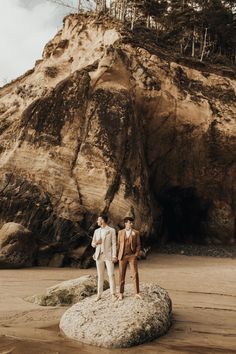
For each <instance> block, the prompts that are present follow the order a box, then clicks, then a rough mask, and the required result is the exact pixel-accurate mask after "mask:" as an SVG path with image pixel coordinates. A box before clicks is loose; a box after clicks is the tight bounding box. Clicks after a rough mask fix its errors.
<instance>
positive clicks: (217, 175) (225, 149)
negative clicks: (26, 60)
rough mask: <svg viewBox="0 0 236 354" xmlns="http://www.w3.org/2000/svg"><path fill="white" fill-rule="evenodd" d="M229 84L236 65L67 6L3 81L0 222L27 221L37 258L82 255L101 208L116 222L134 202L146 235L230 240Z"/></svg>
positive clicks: (235, 152) (234, 206)
mask: <svg viewBox="0 0 236 354" xmlns="http://www.w3.org/2000/svg"><path fill="white" fill-rule="evenodd" d="M235 89H236V80H235V73H232V71H231V72H230V73H229V72H227V70H225V71H224V72H222V71H219V72H218V73H217V72H216V71H215V70H208V69H207V68H206V67H203V68H196V67H195V68H194V67H193V65H192V64H189V63H185V65H184V63H180V62H179V63H177V61H176V59H175V58H173V57H172V56H170V55H168V53H165V52H164V50H161V49H160V48H159V47H158V45H157V44H156V39H155V38H153V36H152V35H151V34H150V33H149V32H147V33H146V32H145V31H144V32H137V33H132V32H129V31H128V30H126V29H125V28H124V27H122V25H120V24H119V23H117V22H115V21H112V20H111V19H107V18H102V17H101V18H98V17H93V16H86V15H70V16H67V17H66V18H65V20H64V26H63V28H62V30H61V31H60V32H58V34H57V35H56V36H55V37H54V38H53V39H52V40H51V41H50V42H49V43H48V44H47V45H46V46H45V48H44V51H43V57H42V60H38V61H37V62H36V64H35V67H34V68H33V69H32V70H30V71H28V72H27V73H26V74H25V75H22V76H21V77H19V78H18V79H16V80H15V81H13V82H12V83H10V84H8V85H6V86H4V87H3V88H1V89H0V142H1V145H0V174H1V182H0V183H1V186H0V189H1V193H0V225H3V224H5V223H6V222H9V221H10V222H16V223H20V224H22V225H23V226H24V227H27V229H29V230H30V231H31V232H32V233H33V234H34V236H35V238H36V240H37V243H38V249H39V251H38V252H39V253H38V255H36V256H35V257H36V258H35V261H36V263H38V264H41V263H40V259H42V258H44V259H45V262H44V263H43V264H45V265H47V264H49V261H50V259H51V258H52V257H53V255H54V254H55V253H60V254H63V255H65V258H64V259H63V262H64V264H72V265H73V264H74V265H77V264H78V265H80V266H85V265H87V259H88V255H90V253H91V250H90V248H89V246H88V245H89V243H90V238H89V234H91V232H92V230H91V225H94V222H95V220H96V214H97V213H98V212H100V211H105V212H108V213H109V216H110V220H111V224H113V226H115V227H117V226H118V224H119V223H120V222H121V221H122V218H123V216H124V215H125V214H126V213H127V211H131V212H133V213H134V214H135V217H136V220H135V223H136V227H137V228H139V229H140V230H141V233H142V235H143V237H146V238H147V237H152V238H153V239H154V240H155V239H162V240H163V241H168V240H176V241H182V242H199V241H200V242H207V243H222V244H227V243H231V242H232V241H233V240H234V238H235V233H236V231H235V213H236V182H235V181H236V178H235V177H236V165H235V160H236V124H235V118H236V116H235V112H236V103H235V102H236V100H235ZM89 230H90V231H89ZM40 252H41V253H40ZM74 262H75V263H74Z"/></svg>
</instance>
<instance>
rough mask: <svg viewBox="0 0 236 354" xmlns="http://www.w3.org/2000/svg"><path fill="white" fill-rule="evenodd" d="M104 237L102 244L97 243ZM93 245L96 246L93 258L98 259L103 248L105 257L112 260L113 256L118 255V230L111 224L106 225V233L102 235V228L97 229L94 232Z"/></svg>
mask: <svg viewBox="0 0 236 354" xmlns="http://www.w3.org/2000/svg"><path fill="white" fill-rule="evenodd" d="M100 239H102V244H98V245H96V241H98V240H100ZM91 245H92V247H94V248H96V250H95V253H94V255H93V259H95V260H97V259H98V257H99V255H100V253H101V250H102V249H103V254H104V256H105V259H106V260H108V261H111V260H112V258H113V257H116V231H115V229H113V228H112V227H110V226H106V233H105V236H104V237H101V228H100V227H99V229H96V230H95V231H94V234H93V240H92V244H91Z"/></svg>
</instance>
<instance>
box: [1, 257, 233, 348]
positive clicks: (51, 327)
mask: <svg viewBox="0 0 236 354" xmlns="http://www.w3.org/2000/svg"><path fill="white" fill-rule="evenodd" d="M139 271H140V280H141V281H144V282H149V281H150V282H156V283H157V284H159V285H160V286H162V287H164V288H165V289H167V290H168V292H169V294H170V297H171V299H172V301H173V315H174V320H173V325H172V327H171V329H170V331H169V332H168V334H166V335H165V336H163V337H161V338H159V339H157V340H155V341H153V342H151V343H148V344H144V345H140V346H138V347H134V348H129V349H122V350H121V349H112V350H111V349H104V348H97V347H92V346H88V345H83V344H81V343H78V342H74V341H71V340H68V339H66V338H64V337H63V336H62V335H61V334H60V332H59V328H58V323H59V320H60V317H61V316H62V314H63V313H64V311H65V310H66V308H65V307H64V308H59V307H57V308H55V307H41V306H38V305H34V304H30V303H27V302H25V301H24V300H23V298H24V297H26V296H29V295H33V294H37V293H43V292H44V290H45V289H46V288H47V287H49V286H52V285H54V284H57V283H59V282H61V281H64V280H68V279H72V278H77V277H79V276H81V275H84V274H91V273H95V272H96V269H95V268H93V269H86V270H82V269H71V268H30V269H19V270H0V354H10V353H12V354H18V353H19V354H36V353H37V354H49V353H50V354H69V353H70V354H75V353H80V354H88V353H89V354H95V353H98V354H102V353H104V354H110V353H114V354H119V353H123V354H141V353H144V352H145V353H146V354H154V353H163V354H167V353H168V354H172V353H175V354H177V353H178V354H184V353H194V354H198V353H201V354H203V353H204V354H209V353H214V354H217V353H225V354H231V353H236V281H235V280H236V261H235V260H233V259H230V258H228V259H223V258H211V257H188V256H180V255H163V254H162V255H160V254H150V255H149V257H148V259H147V260H145V261H140V262H139ZM116 275H117V270H116ZM127 275H129V274H127ZM129 281H130V279H129V277H128V282H129Z"/></svg>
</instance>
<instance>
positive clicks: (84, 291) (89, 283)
mask: <svg viewBox="0 0 236 354" xmlns="http://www.w3.org/2000/svg"><path fill="white" fill-rule="evenodd" d="M108 288H109V283H108V281H107V280H105V281H104V289H108ZM96 292H97V277H96V276H95V275H84V276H82V277H80V278H76V279H71V280H67V281H63V282H62V283H59V284H57V285H54V286H52V287H50V288H48V289H47V290H46V294H43V295H33V296H29V297H27V298H25V299H24V300H25V301H28V302H32V303H35V304H38V305H41V306H58V305H59V306H68V305H71V304H75V303H76V302H78V301H80V300H82V299H84V298H85V297H88V296H91V295H94V294H96Z"/></svg>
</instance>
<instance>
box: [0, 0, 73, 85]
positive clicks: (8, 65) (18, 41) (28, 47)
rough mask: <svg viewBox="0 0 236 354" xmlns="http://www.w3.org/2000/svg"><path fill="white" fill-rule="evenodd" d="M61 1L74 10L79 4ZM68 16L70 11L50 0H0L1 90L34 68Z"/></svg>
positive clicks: (67, 0) (70, 0)
mask: <svg viewBox="0 0 236 354" xmlns="http://www.w3.org/2000/svg"><path fill="white" fill-rule="evenodd" d="M63 1H64V2H65V3H68V4H71V5H74V6H75V7H76V3H78V1H77V0H63ZM59 2H60V1H59ZM70 12H73V10H71V9H69V8H67V7H63V6H60V5H58V4H55V3H53V2H51V1H49V0H1V11H0V44H1V47H0V48H1V49H0V51H1V54H0V86H2V85H4V84H6V83H7V82H10V81H11V80H13V79H15V78H17V77H18V76H20V75H22V74H24V73H25V72H26V71H27V70H29V69H31V68H33V67H34V64H35V61H36V60H37V59H40V58H41V57H42V52H43V48H44V46H45V45H46V43H47V42H48V41H49V40H50V39H51V38H53V37H54V35H55V34H56V33H57V32H58V31H59V30H60V29H61V27H62V20H63V17H64V16H65V15H67V14H68V13H70Z"/></svg>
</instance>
